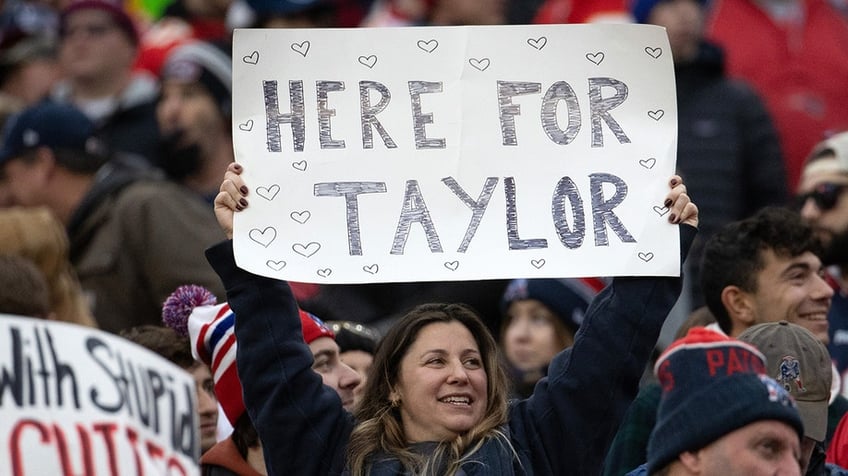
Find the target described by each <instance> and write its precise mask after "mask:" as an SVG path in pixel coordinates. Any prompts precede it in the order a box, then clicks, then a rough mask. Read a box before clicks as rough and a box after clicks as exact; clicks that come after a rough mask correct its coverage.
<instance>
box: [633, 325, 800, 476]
mask: <svg viewBox="0 0 848 476" xmlns="http://www.w3.org/2000/svg"><path fill="white" fill-rule="evenodd" d="M765 360H766V359H765V357H764V356H763V354H762V353H761V352H760V351H758V350H757V349H756V348H755V347H753V346H751V345H749V344H747V343H745V342H741V341H738V340H736V339H733V338H729V337H726V336H724V335H723V334H721V333H719V332H715V331H712V330H709V329H706V328H704V327H696V328H693V329H692V330H690V331H689V333H688V334H687V335H686V337H684V338H682V339H679V340H677V341H675V342H673V343H672V344H671V345H669V347H668V348H667V349H666V350H665V351H664V352H663V354H662V355H661V356H660V357H659V359H657V363H656V364H655V365H654V374H655V376H656V377H657V379H658V380H659V382H660V385H661V387H662V396H661V400H660V406H659V410H658V413H657V424H656V426H655V427H654V429H653V431H652V432H651V436H650V439H649V440H648V462H647V464H646V465H642V466H641V467H639V468H637V469H636V470H634V471H632V472H631V473H628V474H629V475H645V474H650V475H664V476H688V475H699V476H751V475H771V476H797V475H801V474H803V473H802V468H801V464H800V461H801V437H802V436H803V434H804V427H803V423H802V420H801V417H800V415H799V412H798V408H797V406H796V403H795V401H794V400H793V399H792V397H791V396H790V394H789V392H788V391H787V390H786V389H785V388H784V386H783V385H781V384H780V383H779V382H777V381H775V380H774V379H772V378H771V377H770V376H769V375H767V374H766V371H767V369H766V362H765Z"/></svg>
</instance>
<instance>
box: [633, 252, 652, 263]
mask: <svg viewBox="0 0 848 476" xmlns="http://www.w3.org/2000/svg"><path fill="white" fill-rule="evenodd" d="M637 256H639V259H640V260H642V261H644V262H646V263H647V262H648V261H651V260H652V259H654V254H653V253H651V252H650V251H649V252H647V253H642V252H639V254H638V255H637Z"/></svg>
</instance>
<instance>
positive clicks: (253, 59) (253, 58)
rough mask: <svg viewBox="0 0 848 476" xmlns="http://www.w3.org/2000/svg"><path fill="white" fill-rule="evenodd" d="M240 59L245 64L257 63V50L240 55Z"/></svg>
mask: <svg viewBox="0 0 848 476" xmlns="http://www.w3.org/2000/svg"><path fill="white" fill-rule="evenodd" d="M241 60H242V61H244V62H245V63H247V64H257V63H259V52H258V51H254V52H253V53H251V54H250V55H248V56H242V57H241Z"/></svg>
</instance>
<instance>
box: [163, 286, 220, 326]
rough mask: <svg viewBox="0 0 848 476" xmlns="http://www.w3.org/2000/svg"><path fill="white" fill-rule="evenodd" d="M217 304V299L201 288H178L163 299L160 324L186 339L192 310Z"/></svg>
mask: <svg viewBox="0 0 848 476" xmlns="http://www.w3.org/2000/svg"><path fill="white" fill-rule="evenodd" d="M217 303H218V298H216V297H215V295H214V294H212V291H210V290H208V289H206V288H204V287H203V286H197V285H195V284H187V285H185V286H180V287H178V288H177V289H176V291H174V292H172V293H171V295H170V296H168V298H167V299H165V303H164V304H163V305H162V322H164V323H165V325H166V326H168V327H170V328H171V329H173V330H174V332H176V333H177V334H178V335H181V336H183V337H188V334H189V333H188V319H189V316H191V312H192V311H193V310H194V308H196V307H198V306H212V305H214V304H217Z"/></svg>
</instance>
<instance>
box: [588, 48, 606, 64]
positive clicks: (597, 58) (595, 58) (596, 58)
mask: <svg viewBox="0 0 848 476" xmlns="http://www.w3.org/2000/svg"><path fill="white" fill-rule="evenodd" d="M586 59H587V60H589V61H591V62H592V63H595V64H601V62H602V61H603V60H604V52H603V51H598V52H597V53H586Z"/></svg>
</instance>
